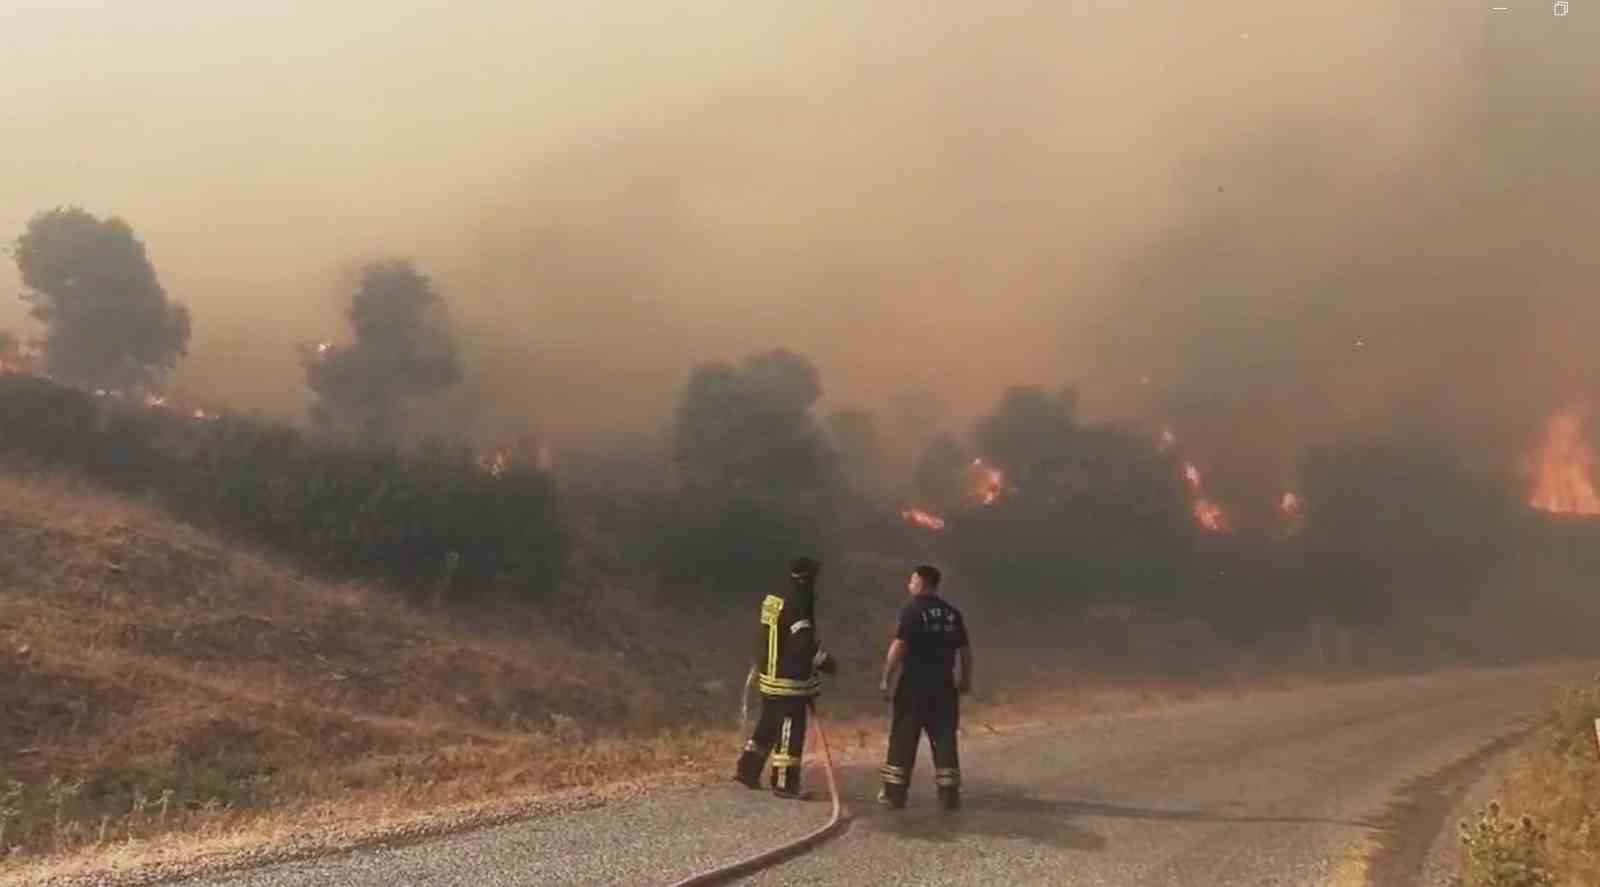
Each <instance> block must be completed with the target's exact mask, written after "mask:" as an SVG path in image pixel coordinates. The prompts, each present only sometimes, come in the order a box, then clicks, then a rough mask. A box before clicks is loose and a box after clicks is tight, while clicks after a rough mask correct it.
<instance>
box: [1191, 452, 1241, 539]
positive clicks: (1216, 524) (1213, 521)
mask: <svg viewBox="0 0 1600 887" xmlns="http://www.w3.org/2000/svg"><path fill="white" fill-rule="evenodd" d="M1183 476H1184V478H1185V479H1186V480H1188V481H1189V491H1190V492H1191V493H1193V494H1194V519H1195V520H1196V521H1197V522H1198V523H1199V524H1200V526H1201V527H1203V528H1205V529H1207V530H1209V531H1211V532H1213V533H1226V532H1228V530H1229V529H1230V528H1229V526H1228V514H1227V512H1225V511H1223V510H1222V506H1221V505H1218V504H1217V503H1216V502H1214V501H1212V500H1211V498H1210V497H1208V496H1207V495H1206V490H1205V484H1204V483H1203V482H1202V481H1201V478H1200V469H1199V468H1196V467H1195V464H1194V463H1193V462H1185V463H1183Z"/></svg>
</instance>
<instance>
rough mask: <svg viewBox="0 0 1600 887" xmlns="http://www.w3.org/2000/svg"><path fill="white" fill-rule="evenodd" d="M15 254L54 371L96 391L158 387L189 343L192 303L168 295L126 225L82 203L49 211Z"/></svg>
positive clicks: (30, 229)
mask: <svg viewBox="0 0 1600 887" xmlns="http://www.w3.org/2000/svg"><path fill="white" fill-rule="evenodd" d="M13 256H14V258H15V259H16V262H17V270H18V271H19V272H21V275H22V283H23V285H24V286H26V287H27V288H28V292H26V293H24V294H23V296H22V298H23V300H24V301H26V302H28V303H29V304H31V305H32V306H33V307H32V309H31V311H30V312H29V313H30V314H31V315H32V316H33V317H34V318H35V319H36V320H38V321H40V322H41V323H43V324H45V326H46V327H47V329H48V332H47V334H46V336H45V343H44V344H45V369H46V371H47V372H49V373H50V374H51V375H52V376H54V377H55V378H57V379H59V380H61V381H63V382H67V383H69V384H73V385H81V386H85V387H93V388H132V387H143V386H149V385H150V384H152V383H153V382H154V381H155V380H156V379H158V378H159V377H160V376H162V375H164V374H165V373H166V372H167V371H169V370H171V369H172V368H173V367H174V366H175V365H176V364H177V362H178V359H179V358H181V357H183V356H184V355H185V353H187V352H186V349H187V347H188V344H189V330H190V321H189V309H188V308H186V307H184V306H183V305H180V304H177V303H174V302H172V301H170V300H169V299H168V298H167V293H166V291H165V290H163V289H162V288H161V284H160V282H159V281H158V280H157V279H156V270H155V267H154V266H152V265H151V264H150V260H149V258H148V257H147V256H146V255H145V249H144V244H143V243H141V242H140V241H139V239H138V238H137V237H135V236H134V233H133V229H132V228H131V227H129V226H128V223H127V222H124V221H122V220H121V219H117V218H110V219H106V220H104V221H101V220H100V219H97V218H95V217H94V216H93V215H90V214H89V213H87V212H85V211H83V210H81V209H78V208H75V207H73V208H62V209H55V210H51V211H49V212H44V213H40V214H38V215H36V216H34V217H33V218H32V219H31V220H29V222H28V227H27V230H26V232H25V233H23V235H22V236H21V237H20V238H18V239H17V242H16V245H15V248H14V250H13Z"/></svg>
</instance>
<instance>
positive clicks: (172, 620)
mask: <svg viewBox="0 0 1600 887" xmlns="http://www.w3.org/2000/svg"><path fill="white" fill-rule="evenodd" d="M0 601H3V603H4V607H3V608H0V710H4V711H5V712H6V713H7V716H6V717H5V718H4V719H0V798H3V800H0V847H4V848H5V864H6V865H7V866H8V867H9V866H18V865H23V864H25V863H28V862H30V861H37V860H38V859H39V858H40V857H41V856H45V855H56V856H59V855H62V854H68V853H71V852H74V851H82V850H84V849H98V851H99V852H100V853H102V854H103V853H104V852H106V851H107V849H108V848H109V847H111V846H112V845H114V844H115V845H120V846H123V847H126V846H127V845H128V844H129V843H130V842H131V843H133V844H138V843H140V842H142V841H148V840H149V839H151V838H154V837H156V836H159V835H162V834H168V833H173V832H178V831H184V832H191V833H195V834H213V835H220V834H223V833H227V832H230V831H233V832H236V831H237V830H238V829H240V828H246V829H251V828H259V822H260V820H261V817H262V816H263V815H266V814H269V813H272V812H274V811H285V812H292V811H297V810H298V811H300V814H301V815H304V814H305V811H308V810H312V809H315V807H316V804H317V803H318V802H319V801H321V800H325V799H328V798H333V797H339V798H341V799H348V798H353V797H366V798H368V801H367V802H365V803H367V804H369V805H377V806H379V807H393V808H396V809H416V808H421V807H423V806H430V805H439V804H449V803H460V802H463V801H467V800H472V799H476V798H480V797H483V796H485V795H487V794H491V793H502V794H503V793H507V792H515V791H518V790H540V791H543V790H550V789H559V788H563V787H567V786H574V785H587V784H593V783H595V782H597V781H600V778H601V776H602V775H603V774H605V773H608V772H630V771H633V772H636V771H637V770H638V769H640V768H657V769H659V768H661V767H662V766H663V764H664V760H663V757H664V756H666V757H671V756H672V755H674V754H676V755H677V758H676V759H675V760H681V759H682V758H683V755H682V754H681V747H682V746H683V745H684V744H685V743H688V744H689V746H690V747H692V745H693V740H692V738H691V739H685V738H683V737H674V738H672V739H671V740H670V741H668V740H662V741H659V742H655V743H641V742H629V741H627V740H626V737H625V735H624V734H621V733H619V732H617V731H616V730H614V729H613V728H614V727H615V726H616V725H617V724H622V723H627V724H629V725H634V726H637V727H648V726H650V725H651V724H654V723H659V722H660V721H661V720H662V719H663V711H664V704H663V700H661V699H660V698H659V697H658V696H657V694H656V693H655V691H654V690H652V689H651V687H650V685H649V684H648V682H641V681H637V680H628V679H627V677H628V675H627V674H626V669H627V663H626V661H619V660H618V659H617V658H616V657H614V656H608V655H605V653H604V651H594V650H585V649H580V648H578V647H576V646H575V645H574V644H572V643H571V642H569V641H566V640H563V639H562V638H561V637H559V636H557V635H555V634H554V633H539V632H537V630H535V629H530V628H528V627H527V626H519V633H518V634H517V635H511V634H510V633H509V632H508V633H503V634H501V635H498V636H484V635H482V634H479V633H475V632H472V631H469V630H467V629H465V628H464V627H462V626H459V625H452V624H451V623H450V622H449V620H448V618H447V617H444V616H441V615H439V614H424V613H419V612H417V611H415V610H412V609H409V608H407V607H405V606H404V605H402V604H400V603H397V602H396V601H395V600H394V599H393V597H392V596H390V595H384V594H381V593H378V592H376V591H374V590H371V589H368V588H365V587H362V586H358V585H337V584H329V583H322V582H317V581H313V580H310V579H307V578H305V577H303V576H301V575H298V574H296V573H295V572H293V571H291V570H288V569H286V568H284V567H282V566H281V565H279V564H277V563H275V562H274V561H273V560H271V559H270V558H267V557H264V556H259V555H256V554H252V553H250V552H246V551H240V550H238V549H236V548H230V547H228V546H226V545H224V544H222V543H221V542H219V541H218V540H217V539H216V538H214V537H213V536H211V535H209V534H207V533H205V532H203V531H200V530H198V529H195V528H192V527H187V526H184V525H181V524H178V523H175V522H173V521H172V520H170V519H169V518H167V517H165V516H163V515H162V514H161V513H160V512H159V511H157V510H155V509H153V508H147V507H144V506H142V505H140V504H138V503H134V502H129V501H125V500H121V499H118V498H115V497H111V496H106V495H103V494H100V493H97V492H95V491H93V490H92V489H90V488H87V487H85V486H83V485H81V484H78V483H75V482H73V481H70V480H66V479H60V478H56V479H38V478H33V479H25V478H18V477H14V476H7V477H0ZM523 631H527V632H529V633H527V634H522V633H521V632H523ZM605 736H612V737H614V738H611V739H610V740H609V741H592V742H578V741H576V740H579V739H588V740H594V739H598V738H601V737H605Z"/></svg>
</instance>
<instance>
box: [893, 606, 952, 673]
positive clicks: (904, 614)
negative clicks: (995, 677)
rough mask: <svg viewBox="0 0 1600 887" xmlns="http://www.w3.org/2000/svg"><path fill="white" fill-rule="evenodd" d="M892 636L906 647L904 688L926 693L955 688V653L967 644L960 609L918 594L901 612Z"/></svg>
mask: <svg viewBox="0 0 1600 887" xmlns="http://www.w3.org/2000/svg"><path fill="white" fill-rule="evenodd" d="M894 636H895V640H899V641H905V644H906V658H905V665H904V669H905V671H904V673H903V674H904V676H903V677H902V678H901V681H902V682H903V683H904V684H905V685H907V686H908V687H911V688H913V689H925V690H934V689H947V688H950V687H954V686H955V674H954V671H955V665H956V651H957V650H959V649H961V648H962V647H965V646H966V645H967V623H966V620H965V619H963V618H962V617H961V611H960V610H958V609H956V608H955V607H952V606H951V605H950V603H949V602H948V601H946V600H944V599H943V598H941V597H939V596H938V595H932V594H925V595H919V596H917V597H914V598H912V599H911V602H910V603H908V604H906V606H905V609H903V610H901V611H900V625H899V626H898V627H897V628H896V629H895V633H894Z"/></svg>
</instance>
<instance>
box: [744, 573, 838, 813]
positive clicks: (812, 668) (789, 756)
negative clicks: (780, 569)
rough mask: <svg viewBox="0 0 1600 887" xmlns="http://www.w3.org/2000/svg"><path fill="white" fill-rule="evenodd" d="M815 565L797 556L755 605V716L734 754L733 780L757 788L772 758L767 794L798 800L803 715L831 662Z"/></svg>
mask: <svg viewBox="0 0 1600 887" xmlns="http://www.w3.org/2000/svg"><path fill="white" fill-rule="evenodd" d="M820 570H821V564H819V563H817V562H816V561H815V560H813V559H811V558H809V557H802V558H799V559H797V560H795V561H794V563H792V564H790V565H789V582H788V584H787V586H786V587H785V588H784V589H783V591H782V592H781V593H779V594H769V595H767V596H766V598H765V599H764V600H762V602H761V640H760V646H759V648H758V649H757V654H756V658H755V665H754V669H753V670H754V672H755V675H756V685H757V689H758V690H759V691H760V693H761V717H760V719H759V720H757V721H756V728H755V731H754V732H752V733H751V735H750V741H749V742H746V743H745V745H744V753H743V754H741V755H740V756H739V764H738V770H737V772H736V773H735V775H734V778H735V779H736V780H738V781H739V782H742V783H744V784H745V785H747V786H749V787H750V788H760V787H761V770H762V768H763V767H764V766H765V765H766V763H767V758H768V755H770V756H771V758H772V779H771V783H772V793H773V794H775V795H777V796H778V797H780V798H800V797H802V794H801V792H800V761H801V756H802V755H803V754H804V752H805V746H806V714H807V712H808V710H809V709H810V707H811V703H812V700H813V699H814V698H815V697H816V695H817V691H818V689H819V688H820V685H821V678H820V677H818V674H819V673H821V674H833V673H834V670H835V664H834V661H833V658H832V657H830V656H829V655H828V654H827V652H826V651H824V650H823V649H822V644H821V642H819V641H818V640H817V622H816V597H817V594H816V590H817V573H818V572H819V571H820Z"/></svg>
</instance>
